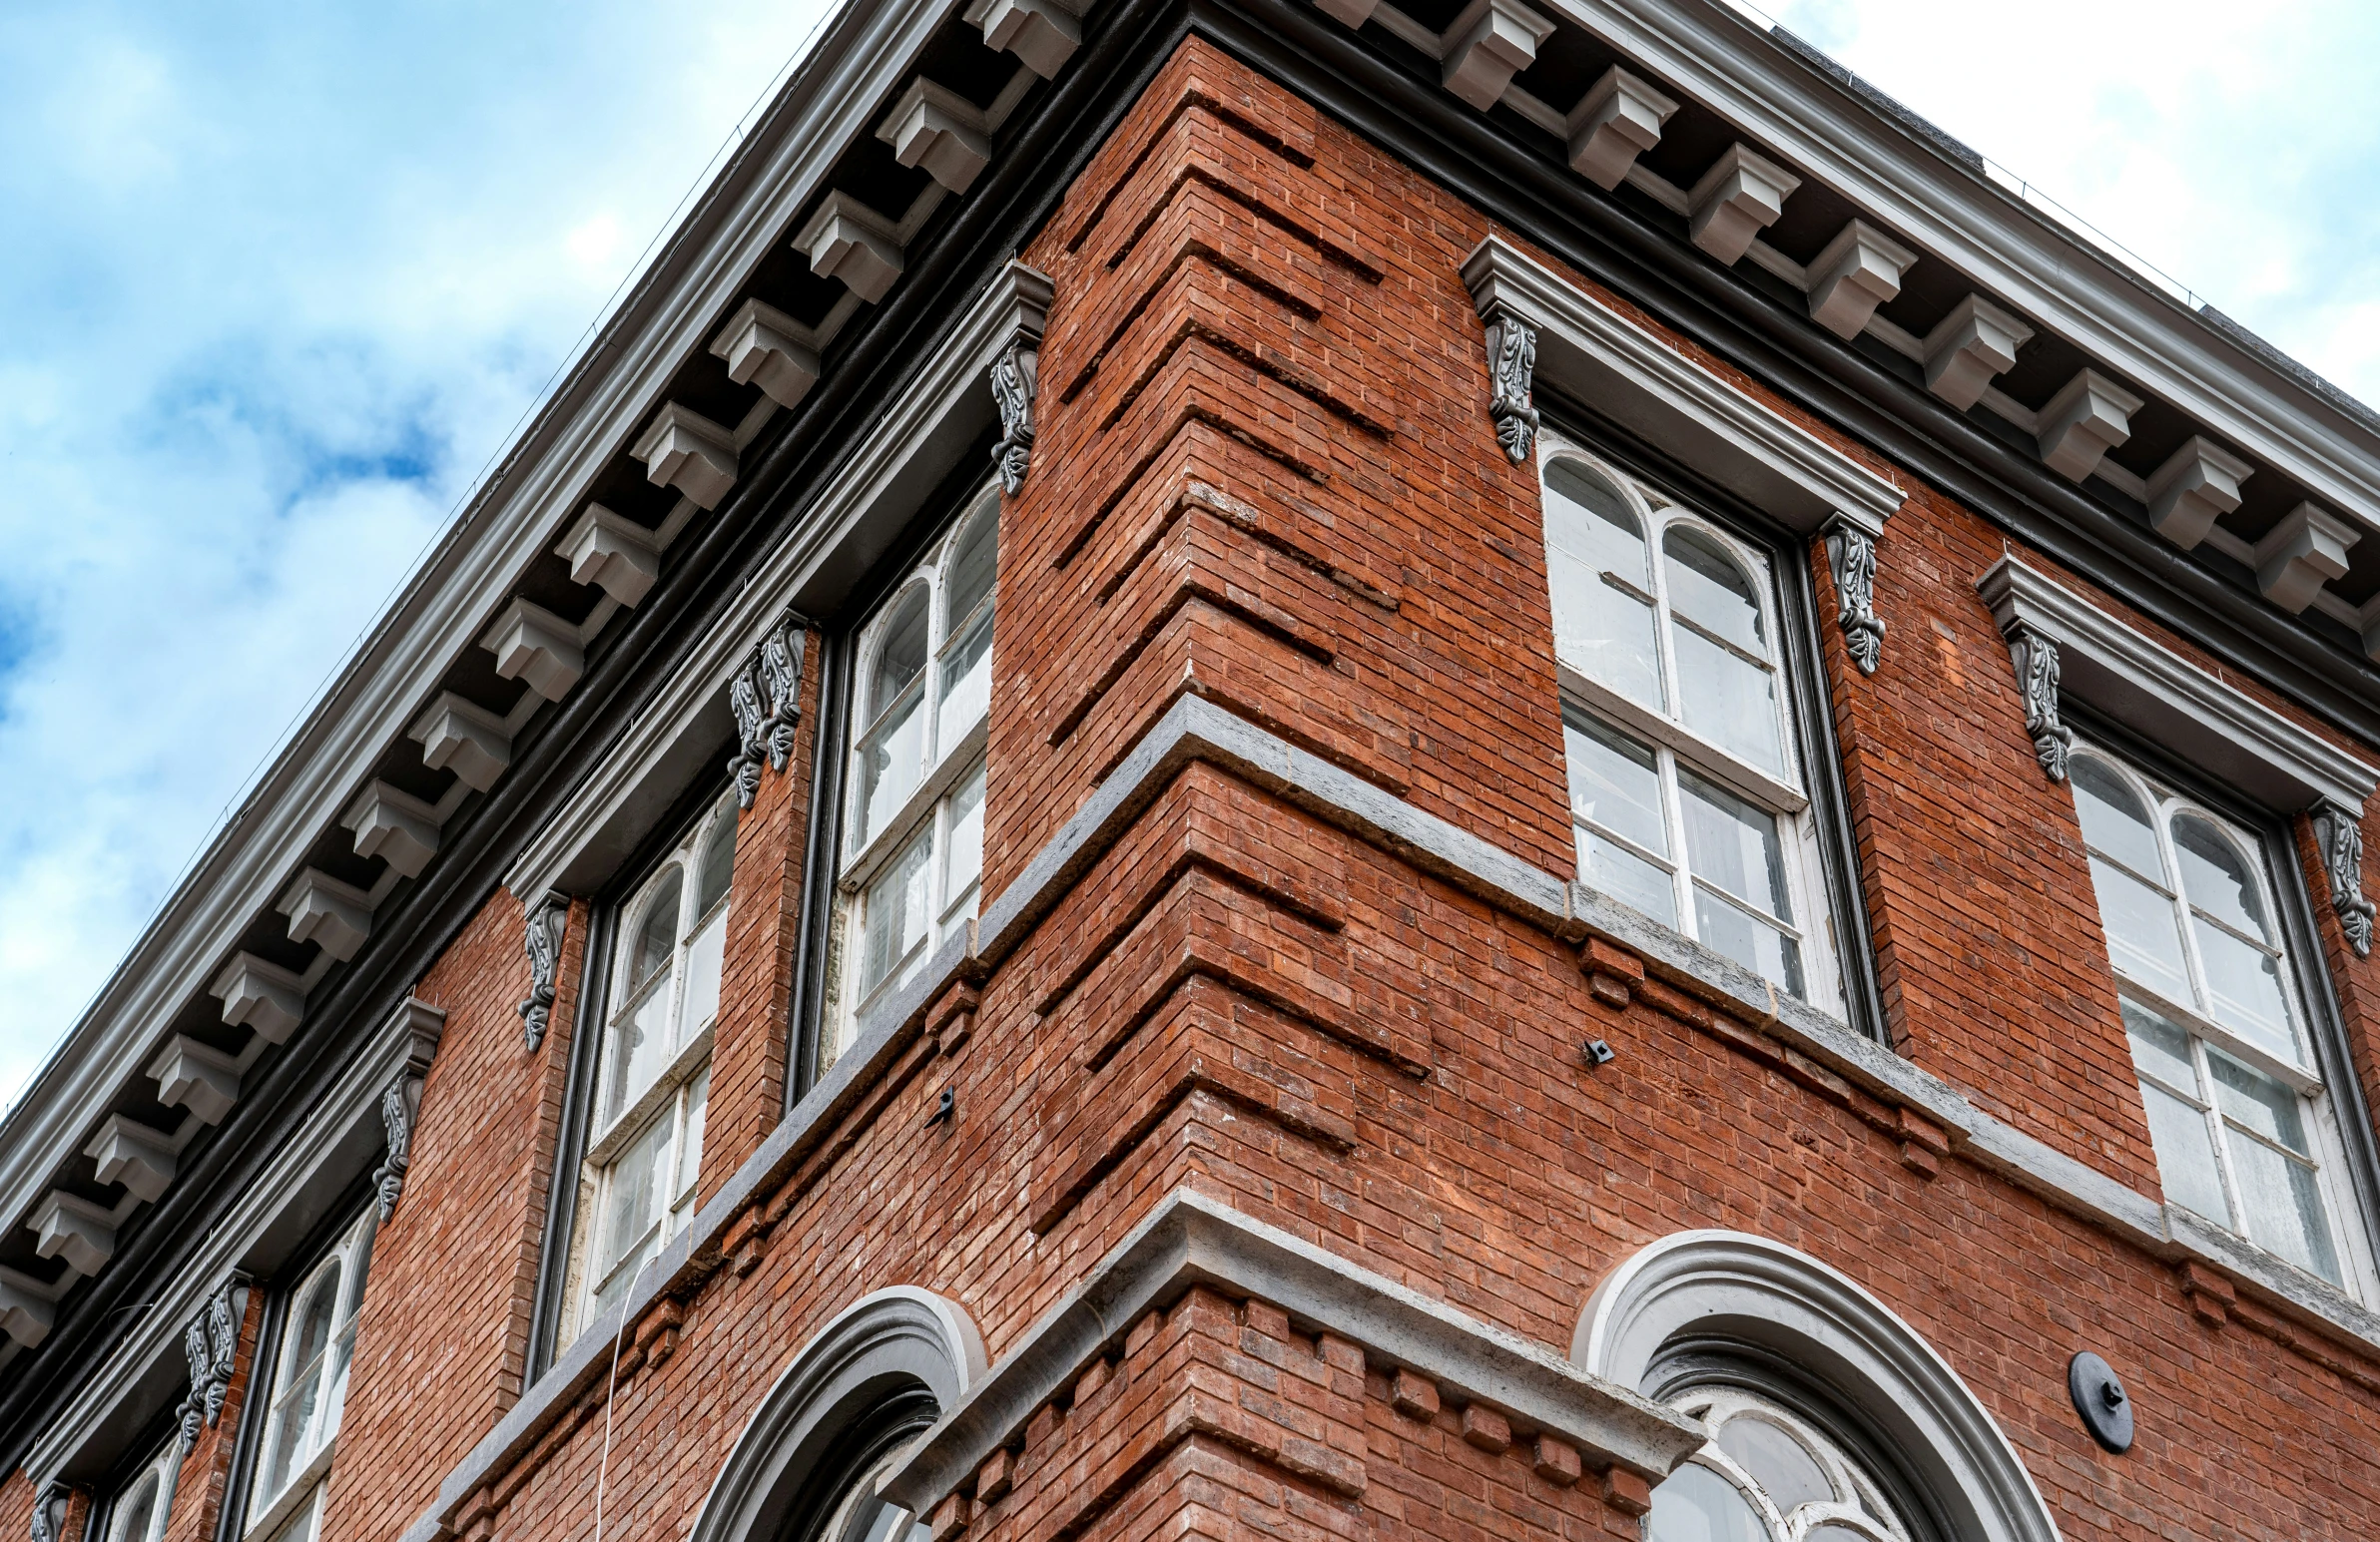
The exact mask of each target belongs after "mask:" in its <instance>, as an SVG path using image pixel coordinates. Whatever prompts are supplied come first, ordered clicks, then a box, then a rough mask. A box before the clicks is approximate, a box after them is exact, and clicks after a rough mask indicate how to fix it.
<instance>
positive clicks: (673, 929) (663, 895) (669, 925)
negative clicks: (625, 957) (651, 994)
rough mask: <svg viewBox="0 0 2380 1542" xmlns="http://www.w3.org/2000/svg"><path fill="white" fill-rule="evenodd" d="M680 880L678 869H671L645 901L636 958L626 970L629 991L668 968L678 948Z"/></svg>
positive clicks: (638, 933) (637, 940)
mask: <svg viewBox="0 0 2380 1542" xmlns="http://www.w3.org/2000/svg"><path fill="white" fill-rule="evenodd" d="M679 881H680V874H679V871H678V869H677V868H675V867H673V868H671V869H670V870H669V873H668V875H667V876H666V877H665V878H664V879H663V880H662V883H661V886H660V887H659V888H657V889H656V890H654V892H653V897H652V898H651V900H650V901H648V902H647V904H646V907H645V915H644V920H643V921H642V922H641V923H640V924H639V925H638V928H637V934H636V958H635V961H634V962H633V963H632V964H631V965H630V967H629V970H628V988H629V989H631V990H634V989H635V988H636V987H637V986H639V985H642V984H644V983H645V981H647V980H649V979H651V978H653V976H655V975H656V974H659V973H660V972H661V971H662V970H663V969H666V968H667V967H669V961H670V958H671V956H672V955H673V954H675V953H676V952H677V950H678V897H679Z"/></svg>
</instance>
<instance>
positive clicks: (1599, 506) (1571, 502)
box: [1545, 460, 1665, 708]
mask: <svg viewBox="0 0 2380 1542" xmlns="http://www.w3.org/2000/svg"><path fill="white" fill-rule="evenodd" d="M1545 547H1546V578H1547V582H1548V584H1549V585H1550V587H1551V589H1552V599H1553V648H1554V654H1555V656H1556V657H1558V658H1559V659H1561V660H1562V661H1563V662H1564V663H1566V664H1568V665H1569V666H1570V667H1571V668H1572V669H1575V670H1577V671H1578V672H1579V673H1581V674H1583V675H1585V676H1587V677H1588V678H1589V679H1592V680H1597V681H1600V682H1602V683H1603V684H1604V685H1606V686H1609V687H1610V688H1611V689H1612V690H1614V691H1617V692H1618V693H1619V694H1620V695H1622V696H1624V697H1626V698H1628V699H1629V700H1630V701H1633V702H1642V703H1644V704H1645V705H1646V706H1648V707H1653V708H1661V707H1663V706H1664V705H1665V704H1664V701H1663V697H1662V691H1661V670H1660V665H1659V662H1658V660H1657V659H1656V657H1655V654H1654V651H1653V611H1652V606H1651V605H1650V604H1649V603H1647V602H1646V601H1645V600H1641V599H1638V598H1636V595H1638V594H1647V595H1648V594H1650V593H1651V590H1652V578H1651V574H1650V571H1649V569H1648V567H1647V565H1646V553H1645V546H1644V528H1643V526H1642V525H1641V524H1639V523H1638V522H1637V518H1636V514H1635V511H1634V510H1633V509H1631V508H1629V506H1628V504H1627V501H1626V500H1625V499H1624V498H1622V497H1621V496H1620V494H1619V491H1618V489H1616V488H1614V487H1613V486H1611V484H1610V483H1608V482H1606V481H1605V480H1604V479H1603V478H1602V477H1600V476H1598V475H1596V474H1595V473H1593V472H1591V471H1589V470H1587V469H1586V468H1585V467H1583V466H1581V465H1578V464H1577V463H1576V462H1573V461H1566V460H1557V461H1555V462H1554V463H1553V464H1552V465H1550V466H1548V467H1547V468H1546V471H1545ZM1607 573H1608V574H1610V575H1612V576H1613V577H1614V578H1617V579H1619V580H1621V581H1622V582H1624V583H1625V584H1626V585H1628V588H1629V589H1633V590H1634V591H1635V592H1636V594H1630V593H1629V592H1628V590H1626V589H1620V588H1617V587H1615V586H1614V585H1612V584H1610V583H1608V582H1606V581H1605V579H1604V575H1605V574H1607Z"/></svg>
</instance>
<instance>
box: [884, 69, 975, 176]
mask: <svg viewBox="0 0 2380 1542" xmlns="http://www.w3.org/2000/svg"><path fill="white" fill-rule="evenodd" d="M876 137H877V138H878V139H880V140H883V141H884V142H885V143H886V144H888V145H891V146H892V147H893V158H894V159H895V160H897V161H899V162H900V164H901V165H903V166H921V167H923V168H925V171H926V174H927V175H928V176H930V177H932V178H933V180H934V181H935V182H938V183H940V184H941V185H942V186H943V187H945V188H947V189H949V190H950V191H951V192H952V193H964V192H965V191H966V190H967V189H969V188H971V187H973V186H974V185H975V179H976V178H977V177H979V176H981V175H982V174H983V168H985V167H986V166H989V165H990V164H991V124H990V123H989V122H988V121H987V120H986V119H985V118H984V116H983V110H982V109H981V108H979V107H977V106H975V104H974V103H972V102H969V101H968V100H967V99H966V98H964V97H962V96H960V95H958V93H956V92H954V91H948V90H945V89H944V88H942V87H940V86H937V85H935V84H934V83H933V82H932V81H929V80H927V79H925V78H924V77H923V76H919V77H918V78H917V79H915V80H913V81H911V82H909V89H908V90H906V91H904V92H902V93H901V94H900V100H899V101H897V102H895V103H893V111H892V112H891V113H890V114H889V115H887V117H886V118H885V121H884V122H883V123H881V124H879V125H878V126H877V131H876Z"/></svg>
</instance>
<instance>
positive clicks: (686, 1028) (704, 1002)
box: [673, 913, 727, 1048]
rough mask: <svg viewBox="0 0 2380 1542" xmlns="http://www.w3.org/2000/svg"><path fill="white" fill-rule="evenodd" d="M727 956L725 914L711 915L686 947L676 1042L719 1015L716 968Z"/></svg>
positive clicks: (685, 1038) (697, 1031) (717, 969)
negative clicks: (682, 1001) (683, 997)
mask: <svg viewBox="0 0 2380 1542" xmlns="http://www.w3.org/2000/svg"><path fill="white" fill-rule="evenodd" d="M726 955H727V916H726V915H725V914H724V913H723V914H720V915H715V916H713V917H711V923H710V924H709V925H708V926H705V927H704V928H703V929H702V930H701V931H699V932H696V933H695V934H694V942H693V943H692V944H691V945H690V946H689V947H688V948H687V949H686V1009H685V1011H683V1012H682V1013H680V1014H679V1018H678V1044H679V1045H683V1044H685V1043H687V1042H688V1041H689V1040H691V1039H692V1038H693V1037H694V1036H695V1035H696V1034H698V1033H700V1032H702V1031H703V1025H704V1024H706V1023H708V1022H709V1021H711V1019H712V1018H714V1017H717V1016H718V1015H719V971H720V969H721V967H722V965H723V964H724V962H725V960H726ZM674 1047H675V1046H673V1048H674Z"/></svg>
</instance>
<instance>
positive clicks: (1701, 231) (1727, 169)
mask: <svg viewBox="0 0 2380 1542" xmlns="http://www.w3.org/2000/svg"><path fill="white" fill-rule="evenodd" d="M1801 185H1802V180H1801V179H1800V178H1799V177H1796V176H1794V175H1793V174H1792V173H1791V172H1789V171H1787V170H1785V168H1783V167H1781V166H1779V165H1777V164H1776V163H1775V162H1773V161H1771V160H1769V159H1767V158H1766V157H1765V156H1761V155H1758V154H1755V153H1754V152H1752V151H1750V150H1747V149H1745V148H1744V147H1743V146H1742V145H1730V146H1728V147H1727V153H1726V154H1725V155H1722V156H1721V157H1719V159H1718V160H1717V161H1716V162H1714V163H1713V164H1712V166H1711V169H1710V170H1709V171H1707V172H1704V173H1703V174H1702V177H1701V179H1700V180H1699V181H1697V182H1696V183H1695V184H1694V189H1693V191H1692V192H1690V193H1688V194H1687V195H1686V211H1687V213H1686V229H1687V233H1688V234H1689V235H1690V236H1692V237H1693V240H1694V245H1695V246H1697V247H1700V248H1701V249H1702V250H1703V251H1704V252H1706V253H1708V254H1710V256H1712V257H1716V258H1717V259H1718V260H1719V261H1720V263H1722V264H1723V265H1726V266H1729V267H1732V266H1734V265H1735V263H1736V262H1737V261H1739V260H1740V259H1741V258H1742V257H1743V255H1744V254H1745V253H1746V252H1749V251H1750V250H1751V249H1752V239H1753V238H1754V237H1756V236H1758V235H1759V234H1760V233H1761V232H1762V231H1764V230H1767V229H1768V228H1769V227H1770V226H1772V225H1774V224H1776V223H1777V217H1778V216H1780V215H1782V214H1784V213H1785V201H1786V200H1787V199H1789V198H1791V197H1792V196H1793V190H1794V189H1796V188H1798V187H1800V186H1801Z"/></svg>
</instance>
